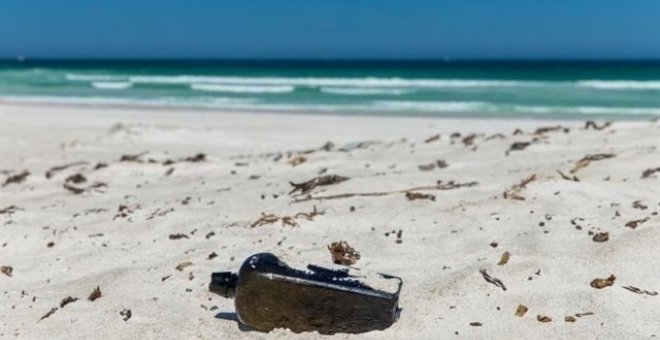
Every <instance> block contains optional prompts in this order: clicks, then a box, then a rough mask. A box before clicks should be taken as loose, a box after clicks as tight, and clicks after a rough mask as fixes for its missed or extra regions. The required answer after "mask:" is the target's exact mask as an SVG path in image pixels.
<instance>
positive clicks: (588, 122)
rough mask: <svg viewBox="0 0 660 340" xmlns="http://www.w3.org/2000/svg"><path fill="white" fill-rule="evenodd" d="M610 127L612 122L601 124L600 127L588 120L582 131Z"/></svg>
mask: <svg viewBox="0 0 660 340" xmlns="http://www.w3.org/2000/svg"><path fill="white" fill-rule="evenodd" d="M610 125H612V122H609V121H608V122H605V123H603V125H601V126H598V124H596V122H594V121H593V120H588V121H586V122H585V123H584V129H585V130H589V129H594V130H603V129H605V128H607V127H608V126H610Z"/></svg>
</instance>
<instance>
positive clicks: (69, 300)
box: [60, 296, 78, 308]
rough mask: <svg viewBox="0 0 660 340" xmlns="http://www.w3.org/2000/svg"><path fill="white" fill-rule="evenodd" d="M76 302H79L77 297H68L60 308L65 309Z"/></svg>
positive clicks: (63, 300) (61, 303)
mask: <svg viewBox="0 0 660 340" xmlns="http://www.w3.org/2000/svg"><path fill="white" fill-rule="evenodd" d="M76 301H78V298H77V297H72V296H67V297H65V298H64V299H62V301H61V302H60V308H64V306H66V305H68V304H70V303H72V302H76Z"/></svg>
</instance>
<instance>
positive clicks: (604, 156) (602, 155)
mask: <svg viewBox="0 0 660 340" xmlns="http://www.w3.org/2000/svg"><path fill="white" fill-rule="evenodd" d="M615 156H616V155H615V154H613V153H598V154H593V155H587V156H584V157H583V158H582V159H581V160H579V161H578V162H577V163H575V166H574V167H573V169H571V171H570V172H571V173H572V174H574V173H576V172H577V171H578V170H580V169H582V168H584V167H586V166H588V165H589V164H591V162H593V161H602V160H604V159H609V158H613V157H615Z"/></svg>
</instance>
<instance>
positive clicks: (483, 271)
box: [479, 269, 506, 291]
mask: <svg viewBox="0 0 660 340" xmlns="http://www.w3.org/2000/svg"><path fill="white" fill-rule="evenodd" d="M479 272H480V273H481V276H483V277H484V280H486V282H488V283H492V284H494V285H496V286H497V287H500V288H502V290H504V291H506V286H504V283H503V282H502V281H501V280H500V279H497V278H494V277H492V276H490V275H489V274H488V271H487V270H486V269H480V270H479Z"/></svg>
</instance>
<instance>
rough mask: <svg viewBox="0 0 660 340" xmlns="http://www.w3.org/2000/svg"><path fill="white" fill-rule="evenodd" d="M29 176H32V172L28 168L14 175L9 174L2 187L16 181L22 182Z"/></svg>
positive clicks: (17, 182)
mask: <svg viewBox="0 0 660 340" xmlns="http://www.w3.org/2000/svg"><path fill="white" fill-rule="evenodd" d="M28 176H30V172H29V171H27V170H24V171H23V172H21V173H19V174H16V175H13V176H9V177H7V179H6V180H5V182H4V183H3V184H2V187H6V186H7V185H9V184H12V183H16V184H19V183H22V182H23V181H25V179H26V178H27V177H28Z"/></svg>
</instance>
